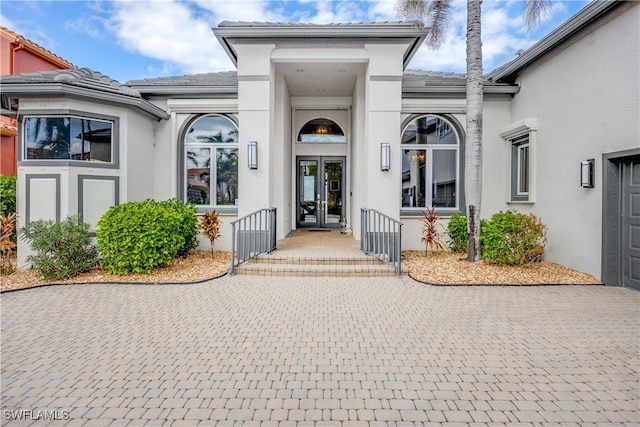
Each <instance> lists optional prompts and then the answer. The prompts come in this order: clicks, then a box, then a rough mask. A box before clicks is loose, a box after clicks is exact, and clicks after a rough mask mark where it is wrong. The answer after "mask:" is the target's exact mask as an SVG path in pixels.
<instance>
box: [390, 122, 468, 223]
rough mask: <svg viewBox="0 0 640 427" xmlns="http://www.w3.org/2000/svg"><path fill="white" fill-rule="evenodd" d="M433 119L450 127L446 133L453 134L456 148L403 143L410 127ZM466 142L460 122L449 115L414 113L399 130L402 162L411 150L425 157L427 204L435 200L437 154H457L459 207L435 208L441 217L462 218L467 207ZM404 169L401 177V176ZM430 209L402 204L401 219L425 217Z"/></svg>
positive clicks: (456, 191) (448, 145) (457, 204)
mask: <svg viewBox="0 0 640 427" xmlns="http://www.w3.org/2000/svg"><path fill="white" fill-rule="evenodd" d="M426 116H431V117H435V118H436V119H440V120H443V121H444V122H445V123H447V124H448V126H447V132H446V133H449V132H454V135H455V136H456V141H457V142H456V144H432V143H424V144H419V143H405V144H403V143H402V139H403V135H404V134H405V132H406V131H407V128H408V127H409V125H411V124H412V123H414V122H415V121H416V120H417V119H420V118H423V117H426ZM464 138H465V134H464V131H463V128H462V125H461V124H460V122H459V121H458V120H457V119H456V118H455V117H454V116H453V115H450V114H444V113H413V114H410V115H409V116H407V117H406V118H405V119H404V120H403V122H402V126H401V129H400V156H401V158H402V157H403V156H404V151H405V150H412V151H418V152H423V153H425V154H424V156H425V178H424V179H425V182H424V185H425V190H426V194H425V204H426V201H427V200H429V201H432V200H433V184H434V181H433V158H434V154H433V153H434V152H436V151H454V152H456V156H455V164H456V184H455V185H456V189H455V193H456V196H455V198H456V205H455V207H439V206H437V205H436V213H438V214H439V215H445V216H449V215H453V214H456V213H457V214H463V213H464V212H463V209H464V208H463V207H464ZM402 172H403V171H402V168H401V170H400V173H401V174H402ZM400 193H401V197H403V189H402V178H401V188H400ZM429 207H431V203H429V204H428V205H427V206H424V207H409V206H402V200H401V202H400V215H401V216H404V217H419V216H422V215H423V212H424V210H425V209H427V208H429Z"/></svg>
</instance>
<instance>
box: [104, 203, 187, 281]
mask: <svg viewBox="0 0 640 427" xmlns="http://www.w3.org/2000/svg"><path fill="white" fill-rule="evenodd" d="M196 224H197V216H196V213H195V207H194V206H193V205H182V202H180V201H177V200H175V201H174V200H168V201H164V202H156V201H155V200H151V199H149V200H144V201H140V202H129V203H125V204H122V205H118V206H112V207H111V208H110V209H109V210H108V211H107V212H106V213H105V214H104V215H103V216H102V218H100V221H98V229H97V231H96V235H97V237H98V249H99V251H100V255H101V257H102V259H101V264H102V267H103V268H105V269H106V270H108V271H109V273H111V274H129V273H150V272H151V270H153V269H154V268H155V267H158V266H162V265H171V264H172V262H173V259H174V258H175V257H176V256H178V255H180V254H186V253H187V252H188V251H189V250H191V249H193V248H195V247H196V246H197V240H196V233H197V229H196Z"/></svg>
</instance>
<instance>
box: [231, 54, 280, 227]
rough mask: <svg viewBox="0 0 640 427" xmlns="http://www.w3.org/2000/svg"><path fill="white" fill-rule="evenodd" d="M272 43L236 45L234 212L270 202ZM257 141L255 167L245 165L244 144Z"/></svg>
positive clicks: (269, 203)
mask: <svg viewBox="0 0 640 427" xmlns="http://www.w3.org/2000/svg"><path fill="white" fill-rule="evenodd" d="M274 47H275V46H274V45H271V44H268V45H250V44H247V45H238V46H237V47H236V48H237V51H238V112H239V121H240V133H239V139H240V144H239V150H238V182H239V183H240V184H239V185H240V188H239V194H238V197H239V201H238V213H239V215H240V216H244V215H248V214H250V213H251V212H254V211H257V210H259V209H264V208H268V207H270V205H271V200H270V197H271V189H270V188H271V185H272V182H271V180H270V177H271V174H270V170H271V168H272V167H273V165H272V164H271V150H270V147H271V144H272V142H273V141H274V140H275V135H276V133H275V127H274V122H273V120H274V110H273V109H274V95H275V91H274V86H275V83H274V79H275V77H274V73H273V66H272V64H271V52H272V51H273V49H274ZM250 141H256V142H257V143H258V168H257V169H249V168H248V167H247V160H248V159H247V155H248V154H247V149H248V148H247V147H248V144H249V142H250Z"/></svg>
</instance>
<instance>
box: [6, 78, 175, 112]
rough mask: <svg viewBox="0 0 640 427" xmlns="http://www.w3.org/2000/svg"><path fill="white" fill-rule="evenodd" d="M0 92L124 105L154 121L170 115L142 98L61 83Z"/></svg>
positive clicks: (16, 86) (19, 86)
mask: <svg viewBox="0 0 640 427" xmlns="http://www.w3.org/2000/svg"><path fill="white" fill-rule="evenodd" d="M0 91H1V92H2V94H3V95H9V96H13V97H22V96H31V97H33V96H45V97H51V96H70V97H74V98H82V99H91V100H101V101H104V102H110V103H115V104H124V105H127V106H129V107H133V108H134V109H138V110H140V111H142V112H143V113H145V114H147V115H150V116H151V117H153V118H154V119H155V120H157V121H160V120H167V119H169V117H170V115H169V114H168V113H167V112H166V111H165V110H163V109H161V108H159V107H157V106H155V105H153V104H151V103H149V102H147V101H145V100H144V99H142V98H138V97H133V96H126V95H119V94H115V93H109V92H103V91H99V90H91V89H85V88H81V87H76V86H70V85H66V84H63V83H37V84H34V83H17V84H6V83H5V84H0Z"/></svg>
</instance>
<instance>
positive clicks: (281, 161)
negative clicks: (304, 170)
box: [240, 74, 295, 239]
mask: <svg viewBox="0 0 640 427" xmlns="http://www.w3.org/2000/svg"><path fill="white" fill-rule="evenodd" d="M275 79H276V82H275V97H276V101H275V105H274V108H275V112H274V114H275V123H274V139H273V141H272V148H271V150H270V154H271V159H269V162H270V165H271V167H270V174H271V178H270V179H271V181H272V182H274V183H280V184H276V185H273V186H272V187H271V196H270V199H271V201H272V203H271V207H276V208H277V211H276V215H277V217H276V218H277V225H276V232H277V235H276V238H277V239H282V238H284V237H285V236H286V235H287V233H288V232H289V231H290V230H291V229H292V227H293V225H294V224H293V220H292V218H294V216H293V215H294V214H293V212H292V202H293V199H292V196H291V195H292V191H294V190H293V189H294V188H295V187H294V186H293V184H292V182H293V181H292V178H291V177H292V173H293V172H292V171H293V169H295V168H294V167H293V159H292V144H293V143H292V137H291V97H290V95H289V89H288V88H287V85H286V83H285V81H284V76H283V75H282V74H277V75H276V76H275ZM240 167H242V166H240ZM265 207H266V206H265Z"/></svg>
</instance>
